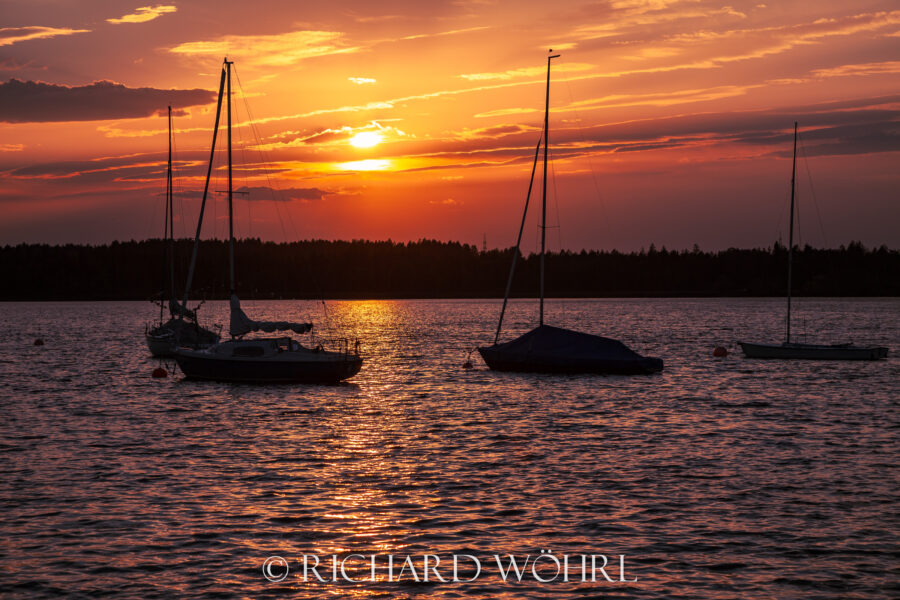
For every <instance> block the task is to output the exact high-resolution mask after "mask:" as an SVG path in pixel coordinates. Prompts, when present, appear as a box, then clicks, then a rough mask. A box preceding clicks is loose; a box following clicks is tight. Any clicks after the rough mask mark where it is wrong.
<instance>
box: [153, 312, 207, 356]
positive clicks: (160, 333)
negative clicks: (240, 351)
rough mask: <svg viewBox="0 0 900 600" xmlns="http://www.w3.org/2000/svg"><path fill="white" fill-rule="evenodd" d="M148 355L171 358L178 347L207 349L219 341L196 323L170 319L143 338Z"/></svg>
mask: <svg viewBox="0 0 900 600" xmlns="http://www.w3.org/2000/svg"><path fill="white" fill-rule="evenodd" d="M144 337H145V338H146V340H147V348H148V349H149V350H150V354H152V355H153V356H157V357H161V358H163V357H165V358H169V357H173V356H175V351H176V350H178V348H179V347H184V348H193V349H195V350H196V349H202V348H209V347H210V346H212V345H213V344H215V343H217V342H218V341H219V336H218V335H217V334H215V333H213V332H212V331H210V330H208V329H204V328H202V327H200V326H199V325H198V324H197V323H196V322H193V321H184V320H181V319H176V318H172V319H170V320H169V321H168V322H167V323H164V324H162V325H158V326H156V327H154V328H153V329H149V330H147V332H146V333H145V336H144Z"/></svg>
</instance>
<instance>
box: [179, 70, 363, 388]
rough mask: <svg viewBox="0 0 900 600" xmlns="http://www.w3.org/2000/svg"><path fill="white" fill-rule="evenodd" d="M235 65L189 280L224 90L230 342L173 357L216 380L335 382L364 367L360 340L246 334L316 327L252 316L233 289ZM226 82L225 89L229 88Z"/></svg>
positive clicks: (189, 372)
mask: <svg viewBox="0 0 900 600" xmlns="http://www.w3.org/2000/svg"><path fill="white" fill-rule="evenodd" d="M231 65H232V63H231V62H230V61H228V60H227V59H226V60H225V64H224V66H223V68H222V77H221V80H220V83H219V100H218V106H217V108H216V124H215V127H214V129H213V142H212V151H211V152H210V162H209V169H208V170H207V176H206V185H205V187H204V190H203V202H202V204H201V207H200V223H198V226H197V235H196V237H195V239H194V254H193V256H192V258H191V266H190V269H189V271H188V284H187V288H190V281H191V279H192V277H193V272H194V265H195V264H196V254H197V246H198V243H199V240H200V227H201V225H202V221H203V211H204V208H205V206H206V198H207V193H208V191H209V178H210V173H211V172H212V164H213V156H214V154H215V149H216V136H217V132H218V129H219V119H220V116H221V112H222V98H223V95H224V96H225V97H227V102H226V104H227V110H226V115H227V134H228V228H229V233H228V236H229V237H228V243H229V252H228V256H229V258H228V268H229V281H230V289H231V300H230V302H231V322H230V326H229V333H230V334H231V338H232V339H230V340H228V341H225V342H221V343H218V344H215V345H213V346H210V347H209V348H207V349H204V350H191V349H185V348H180V349H179V350H178V351H177V352H176V353H175V360H176V361H177V362H178V366H179V367H180V368H181V370H182V372H183V373H184V374H185V375H186V376H187V377H189V378H193V379H212V380H217V381H236V382H257V383H282V382H303V383H337V382H340V381H343V380H344V379H348V378H350V377H353V376H354V375H356V374H357V373H359V370H360V368H361V367H362V358H361V357H360V356H359V344H358V342H357V344H356V345H355V346H354V347H353V349H352V350H351V348H350V344H349V343H345V344H344V345H343V347H342V348H341V349H340V350H339V351H330V350H325V349H324V348H323V347H322V346H321V345H318V346H316V347H315V348H307V347H304V346H303V345H301V344H300V343H299V342H297V341H296V340H293V339H291V338H290V337H277V338H250V339H244V336H245V335H247V334H249V333H253V332H259V331H262V332H266V333H272V332H275V331H293V332H294V333H297V334H303V333H307V332H309V331H310V330H312V324H311V323H294V322H290V321H256V320H253V319H251V318H250V317H248V316H247V315H246V314H245V313H244V311H243V310H242V309H241V303H240V300H239V299H238V296H237V294H236V293H235V274H234V211H233V196H234V189H233V182H232V162H231ZM226 87H227V90H226Z"/></svg>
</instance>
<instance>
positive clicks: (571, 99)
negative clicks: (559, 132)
mask: <svg viewBox="0 0 900 600" xmlns="http://www.w3.org/2000/svg"><path fill="white" fill-rule="evenodd" d="M565 82H566V89H567V90H568V92H569V102H570V103H571V104H572V106H573V107H574V106H575V97H574V96H573V95H572V86H571V84H570V83H569V80H568V79H566V80H565ZM574 112H575V119H576V120H577V121H578V124H579V125H581V124H582V123H583V120H582V118H581V113H579V112H578V109H577V108H576V109H574ZM575 129H576V132H577V134H578V137H579V138H580V139H581V142H582V143H583V144H584V146H585V147H586V148H589V145H588V141H587V138H585V137H584V133H583V132H582V131H581V127H576V128H575ZM584 156H585V158H587V161H588V167H590V169H591V181H592V182H593V184H594V192H595V193H596V194H597V200H598V201H599V203H600V211H601V212H602V213H603V215H604V216H605V217H606V218H605V219H602V223H603V224H602V227H603V229H604V230H605V233H606V239H607V240H608V241H612V230H611V229H610V219H609V214H610V213H609V209H608V207H607V205H606V198H604V196H603V194H601V193H600V183H599V182H598V181H597V172H596V169H594V161H593V160H591V152H590V151H589V150H588V151H586V152H585V154H584Z"/></svg>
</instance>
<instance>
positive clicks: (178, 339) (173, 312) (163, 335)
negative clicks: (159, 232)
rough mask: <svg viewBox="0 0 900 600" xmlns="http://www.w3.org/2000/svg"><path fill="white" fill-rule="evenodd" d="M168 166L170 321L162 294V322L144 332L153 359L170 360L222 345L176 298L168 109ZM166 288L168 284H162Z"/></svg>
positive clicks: (166, 267) (166, 269) (166, 239)
mask: <svg viewBox="0 0 900 600" xmlns="http://www.w3.org/2000/svg"><path fill="white" fill-rule="evenodd" d="M168 122H169V162H168V168H167V169H166V214H165V234H164V235H163V240H164V243H165V249H166V250H165V256H164V259H163V281H164V282H165V281H166V280H168V288H169V289H168V305H169V306H168V308H169V320H168V321H166V322H163V315H164V313H165V304H166V303H165V301H164V300H163V299H164V298H165V296H166V292H162V293H161V294H160V298H159V299H160V302H159V322H158V323H157V324H156V326H154V327H149V326H147V327H145V328H144V338H145V339H146V341H147V348H149V349H150V353H151V354H152V355H153V356H159V357H169V356H173V355H174V354H175V350H176V349H177V348H178V347H179V346H187V347H190V348H205V347H208V346H211V345H212V344H215V343H216V342H218V341H219V336H218V335H217V334H215V333H213V332H212V331H209V330H208V329H204V328H202V327H200V325H199V324H198V323H197V313H196V309H194V310H189V309H187V308H186V306H187V304H186V303H187V298H185V304H181V303H179V302H178V300H176V298H175V231H174V228H173V226H174V210H173V209H174V194H173V186H172V183H173V177H172V107H171V106H170V107H169V117H168ZM163 286H164V287H165V283H164V284H163Z"/></svg>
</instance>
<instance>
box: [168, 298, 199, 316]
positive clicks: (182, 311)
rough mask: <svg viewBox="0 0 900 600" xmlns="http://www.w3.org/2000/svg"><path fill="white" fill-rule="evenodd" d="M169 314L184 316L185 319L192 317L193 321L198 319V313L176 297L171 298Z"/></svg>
mask: <svg viewBox="0 0 900 600" xmlns="http://www.w3.org/2000/svg"><path fill="white" fill-rule="evenodd" d="M169 314H170V315H172V316H173V317H184V318H185V319H191V320H192V321H196V320H197V314H196V313H195V312H194V311H192V310H191V309H189V308H187V307H186V306H185V305H184V304H182V303H181V302H179V301H178V300H175V299H174V298H170V299H169Z"/></svg>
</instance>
